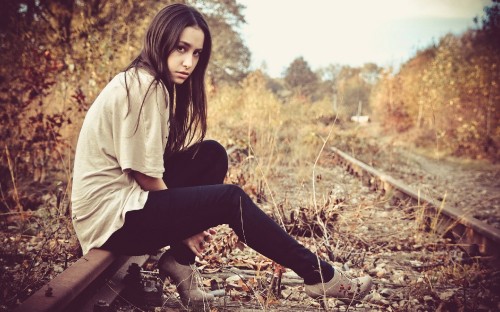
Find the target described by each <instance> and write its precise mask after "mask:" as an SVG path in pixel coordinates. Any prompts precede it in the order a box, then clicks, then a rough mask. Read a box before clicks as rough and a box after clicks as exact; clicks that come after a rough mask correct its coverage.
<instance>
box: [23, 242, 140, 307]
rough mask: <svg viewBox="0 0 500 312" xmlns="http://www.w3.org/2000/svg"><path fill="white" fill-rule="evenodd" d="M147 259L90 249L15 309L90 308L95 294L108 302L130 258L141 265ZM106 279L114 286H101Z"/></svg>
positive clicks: (117, 286)
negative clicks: (111, 287) (119, 255)
mask: <svg viewBox="0 0 500 312" xmlns="http://www.w3.org/2000/svg"><path fill="white" fill-rule="evenodd" d="M146 260H147V257H146V258H145V257H143V258H140V257H123V256H122V257H118V256H116V255H114V254H112V253H111V252H109V251H106V250H102V249H92V250H91V251H89V253H87V254H86V255H85V256H83V257H82V258H80V259H79V260H77V261H76V262H75V263H73V264H72V265H71V266H70V267H69V268H68V269H66V270H65V271H64V272H62V273H61V274H59V275H58V276H56V277H55V278H54V279H52V280H51V281H50V282H48V283H47V284H46V285H45V286H44V287H42V288H41V289H40V290H38V291H37V292H35V293H34V294H33V295H31V296H30V297H29V298H28V299H27V300H26V301H24V302H23V303H22V304H21V305H20V306H19V307H17V309H16V310H15V311H18V312H49V311H50V312H56V311H70V310H71V311H77V310H82V309H83V310H86V311H92V306H93V304H94V301H96V300H97V299H96V298H98V299H104V300H105V301H108V302H110V301H112V299H114V298H115V297H116V296H117V294H118V293H119V291H120V290H121V289H122V288H123V286H121V285H119V284H120V281H119V280H121V277H123V275H124V274H125V273H126V270H127V268H128V265H129V264H130V262H131V261H134V262H136V263H137V262H139V265H142V264H143V263H144V262H145V261H146ZM141 262H142V263H141ZM106 282H108V283H111V284H113V287H114V289H111V290H110V289H105V290H103V289H102V288H103V287H104V286H103V284H106ZM107 288H109V287H107ZM106 290H107V292H106Z"/></svg>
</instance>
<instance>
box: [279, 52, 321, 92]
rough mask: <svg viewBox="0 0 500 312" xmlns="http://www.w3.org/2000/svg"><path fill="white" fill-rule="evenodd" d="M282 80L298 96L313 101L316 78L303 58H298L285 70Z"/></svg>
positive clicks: (316, 84)
mask: <svg viewBox="0 0 500 312" xmlns="http://www.w3.org/2000/svg"><path fill="white" fill-rule="evenodd" d="M284 80H285V82H286V84H287V85H288V87H289V88H290V89H292V90H293V91H294V92H295V93H296V94H297V95H298V96H300V97H305V98H306V99H309V100H313V99H314V98H315V97H314V96H315V92H316V89H317V86H318V77H317V76H316V74H315V73H314V72H313V71H312V70H311V68H310V67H309V64H308V63H307V62H306V60H304V58H303V57H298V58H296V59H295V60H293V62H292V63H291V64H290V66H289V67H288V68H287V69H286V70H285V73H284Z"/></svg>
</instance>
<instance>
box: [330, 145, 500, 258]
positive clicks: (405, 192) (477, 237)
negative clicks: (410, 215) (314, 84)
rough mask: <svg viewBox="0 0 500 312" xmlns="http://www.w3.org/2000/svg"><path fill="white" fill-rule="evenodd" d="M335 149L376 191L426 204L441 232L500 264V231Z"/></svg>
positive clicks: (472, 252) (337, 158) (340, 162)
mask: <svg viewBox="0 0 500 312" xmlns="http://www.w3.org/2000/svg"><path fill="white" fill-rule="evenodd" d="M331 151H332V152H333V153H334V155H335V156H334V162H335V163H337V164H338V165H341V166H342V167H344V169H346V170H347V171H348V172H349V173H351V174H352V175H355V176H357V177H358V178H360V179H361V180H362V181H363V183H364V184H365V185H368V186H369V187H370V188H371V189H372V190H379V191H381V192H382V193H383V194H386V195H387V196H388V197H391V198H392V199H395V200H409V201H411V202H412V203H414V204H416V205H418V206H421V207H423V208H424V211H425V213H426V216H427V221H428V222H433V223H434V224H435V226H436V227H437V228H438V231H440V232H441V233H442V234H444V235H446V236H447V237H451V238H453V239H454V241H455V242H456V243H457V244H459V245H460V246H461V247H462V248H463V249H465V250H466V251H467V252H468V253H469V254H470V255H471V256H487V257H491V260H492V263H494V264H495V265H496V266H499V265H500V230H498V229H496V228H494V227H493V226H491V225H489V224H487V223H484V222H481V221H480V220H478V219H476V218H474V217H472V216H471V215H468V214H467V213H465V212H464V211H462V210H460V209H457V208H453V207H448V206H446V205H445V203H444V202H442V201H440V200H437V199H434V198H430V197H428V196H425V195H422V194H420V193H419V192H416V191H414V190H413V189H411V188H409V187H408V186H406V185H405V184H404V183H403V182H401V181H399V180H396V179H394V178H392V177H391V176H389V175H387V174H385V173H383V172H381V171H379V170H377V169H375V168H373V167H371V166H369V165H367V164H365V163H363V162H362V161H359V160H357V159H355V158H354V157H352V156H350V155H348V154H346V153H344V152H342V151H341V150H339V149H338V148H335V147H333V148H331ZM436 218H437V219H438V222H436V220H435V219H436ZM433 220H434V221H433Z"/></svg>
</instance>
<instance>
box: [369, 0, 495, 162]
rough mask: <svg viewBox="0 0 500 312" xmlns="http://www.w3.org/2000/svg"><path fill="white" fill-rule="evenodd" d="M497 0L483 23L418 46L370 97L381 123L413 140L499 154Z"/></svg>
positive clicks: (454, 150) (477, 154)
mask: <svg viewBox="0 0 500 312" xmlns="http://www.w3.org/2000/svg"><path fill="white" fill-rule="evenodd" d="M499 5H500V4H499V1H494V3H493V4H492V5H491V6H489V7H487V8H485V13H486V14H485V17H484V18H483V20H482V25H479V26H478V28H477V29H471V30H468V31H467V32H465V33H464V34H462V35H460V36H456V35H451V34H449V35H446V36H444V37H443V38H441V39H440V41H439V43H438V44H437V45H436V46H432V47H429V48H427V49H425V50H423V51H420V52H418V53H417V54H416V55H415V56H414V57H413V58H412V59H410V60H409V61H408V62H406V63H405V64H403V65H402V66H401V69H400V71H399V72H398V73H397V74H396V75H394V76H392V75H385V77H384V79H383V80H382V81H381V82H380V84H379V85H378V86H377V88H376V93H375V94H374V96H373V97H372V100H373V101H372V106H373V108H374V110H376V111H377V112H380V113H381V114H380V116H381V120H382V121H383V124H384V125H387V126H389V127H391V126H392V128H393V129H398V130H399V131H403V130H404V131H406V130H408V131H410V133H412V134H413V135H414V137H415V142H416V143H417V144H421V145H427V146H433V147H435V148H437V149H438V150H439V151H444V152H447V153H451V154H454V155H460V156H468V157H473V158H482V157H492V158H496V157H498V151H499V149H498V146H499V144H500V129H499V127H498V126H497V125H498V122H499V119H500V112H499V110H498V103H499V102H500V92H499V90H500V88H499V83H500V81H499V80H500V70H499V66H500V44H499V43H498V42H499V40H498V38H499V37H500V31H499V23H498V21H499V12H500V10H499Z"/></svg>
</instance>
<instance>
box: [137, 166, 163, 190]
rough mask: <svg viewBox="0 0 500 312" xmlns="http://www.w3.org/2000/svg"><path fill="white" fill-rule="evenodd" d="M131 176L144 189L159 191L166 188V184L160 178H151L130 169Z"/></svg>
mask: <svg viewBox="0 0 500 312" xmlns="http://www.w3.org/2000/svg"><path fill="white" fill-rule="evenodd" d="M132 176H133V177H134V179H135V180H136V181H137V183H139V185H140V186H141V188H142V189H143V190H145V191H161V190H166V189H167V185H166V184H165V182H164V181H163V179H161V178H153V177H150V176H147V175H145V174H143V173H140V172H139V171H134V170H132Z"/></svg>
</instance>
